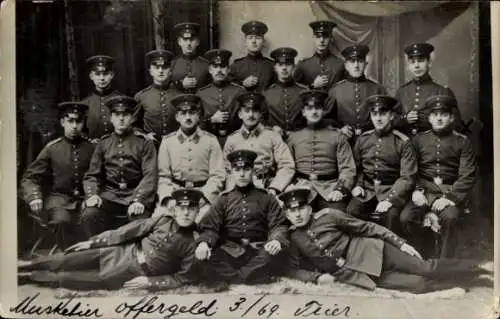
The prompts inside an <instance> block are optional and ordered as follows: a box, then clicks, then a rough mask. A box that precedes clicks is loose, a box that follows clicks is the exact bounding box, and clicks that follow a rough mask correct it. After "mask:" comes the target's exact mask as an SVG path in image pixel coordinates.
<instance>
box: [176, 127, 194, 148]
mask: <svg viewBox="0 0 500 319" xmlns="http://www.w3.org/2000/svg"><path fill="white" fill-rule="evenodd" d="M177 138H178V139H179V142H180V143H181V144H184V142H185V141H193V143H195V144H198V142H199V141H200V128H199V127H197V128H196V130H195V131H194V133H193V134H191V135H190V136H187V135H186V134H184V132H183V131H182V129H180V128H179V129H178V130H177Z"/></svg>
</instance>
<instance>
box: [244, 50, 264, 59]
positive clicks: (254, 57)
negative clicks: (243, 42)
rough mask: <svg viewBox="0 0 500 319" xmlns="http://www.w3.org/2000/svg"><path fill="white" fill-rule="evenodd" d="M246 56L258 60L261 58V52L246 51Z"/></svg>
mask: <svg viewBox="0 0 500 319" xmlns="http://www.w3.org/2000/svg"><path fill="white" fill-rule="evenodd" d="M247 57H248V58H249V59H253V60H260V59H262V57H263V55H262V52H257V53H255V54H251V53H248V54H247Z"/></svg>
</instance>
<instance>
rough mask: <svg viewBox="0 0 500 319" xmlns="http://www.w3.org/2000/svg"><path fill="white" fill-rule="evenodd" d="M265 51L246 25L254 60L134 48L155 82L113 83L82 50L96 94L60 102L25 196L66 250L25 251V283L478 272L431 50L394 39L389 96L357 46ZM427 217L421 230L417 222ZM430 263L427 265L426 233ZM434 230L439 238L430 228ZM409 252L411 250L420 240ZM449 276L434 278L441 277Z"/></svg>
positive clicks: (324, 36)
mask: <svg viewBox="0 0 500 319" xmlns="http://www.w3.org/2000/svg"><path fill="white" fill-rule="evenodd" d="M310 26H311V28H312V30H313V38H314V43H315V49H316V53H315V54H314V55H313V56H312V57H310V58H306V59H304V60H302V61H300V62H299V63H297V64H296V63H295V58H296V56H297V51H296V50H294V49H293V48H288V47H283V48H277V49H275V50H273V51H272V52H271V59H270V58H267V57H264V56H263V55H262V52H261V50H262V47H263V43H264V36H265V34H266V32H267V31H268V28H267V26H266V25H265V24H264V23H263V22H260V21H249V22H247V23H245V24H244V25H243V26H242V31H243V33H244V35H245V43H246V47H247V50H248V55H247V56H245V57H243V58H239V59H236V60H234V62H233V63H232V64H230V63H229V61H230V58H231V55H232V54H231V52H230V51H228V50H223V49H215V50H210V51H208V52H206V53H205V54H204V56H203V57H201V56H199V55H198V54H197V47H198V45H199V25H198V24H196V23H190V22H186V23H180V24H178V25H176V26H175V31H176V34H177V44H178V45H179V47H180V48H181V50H182V55H180V56H178V57H174V55H173V54H172V53H171V52H169V51H167V50H155V51H151V52H149V53H147V54H146V60H147V67H148V68H149V73H150V75H151V77H152V79H153V83H152V84H151V85H150V86H148V87H147V88H145V89H144V90H142V91H140V92H138V93H137V94H136V95H135V97H134V98H132V97H128V96H124V95H123V94H121V93H120V92H118V91H115V90H113V88H112V79H113V77H114V72H113V67H112V65H113V58H111V57H109V56H103V55H99V56H94V57H91V58H89V59H88V64H89V76H90V79H91V80H92V82H93V83H94V84H95V91H94V92H93V93H92V94H90V95H89V96H88V97H87V98H85V99H84V100H82V101H80V102H64V103H61V104H59V109H60V117H61V120H60V122H61V125H62V127H63V128H64V136H63V137H60V138H58V139H56V140H54V141H52V142H50V143H49V144H47V145H46V146H45V147H44V149H43V150H42V151H41V153H40V154H39V156H38V157H37V158H36V160H35V161H34V162H33V163H31V165H30V166H29V167H28V168H27V169H26V171H25V173H24V175H23V179H22V182H21V194H22V198H23V199H24V200H25V202H26V203H27V205H28V206H29V211H30V215H31V216H32V217H33V218H36V219H38V220H41V221H44V222H46V223H47V224H49V225H51V227H53V229H54V230H55V232H54V234H56V235H55V237H56V240H57V243H58V245H59V248H60V249H61V250H64V253H60V254H55V255H51V256H47V257H43V258H41V259H37V260H31V261H20V263H19V276H20V279H23V280H29V281H31V282H37V283H45V284H52V285H54V284H55V285H62V286H66V287H71V288H76V289H82V288H92V287H98V286H99V287H102V286H104V287H106V288H109V289H115V288H120V287H122V286H125V287H130V288H149V289H166V288H173V287H177V286H179V285H182V284H186V283H192V282H213V281H217V282H224V283H245V284H255V283H262V282H269V281H272V280H274V278H275V277H276V276H290V277H292V278H297V279H300V280H303V281H311V282H315V283H318V284H331V283H333V282H334V281H341V282H346V283H350V284H354V285H357V286H360V287H364V288H368V289H374V288H375V286H381V287H387V288H395V289H402V290H409V291H413V292H424V291H429V290H433V289H439V288H440V287H441V288H442V287H445V286H446V284H448V285H455V284H456V282H453V279H456V278H457V274H460V277H461V278H462V279H463V278H464V276H467V274H468V275H471V276H477V275H478V274H480V273H482V272H484V269H482V268H481V267H479V266H478V265H477V264H476V263H475V262H472V261H465V260H458V259H454V258H452V257H454V250H455V248H456V244H455V242H456V238H457V234H456V229H457V227H456V223H457V221H458V219H459V217H460V216H461V215H462V214H463V211H464V209H465V208H466V204H467V199H468V196H469V194H470V192H471V190H472V189H473V187H474V183H475V179H476V176H475V173H476V171H475V166H476V163H475V155H474V154H473V151H472V147H471V143H470V140H469V139H468V138H467V136H465V135H463V134H461V133H459V131H460V130H461V129H462V128H463V126H462V120H461V118H460V112H459V110H458V105H457V101H456V99H455V97H454V95H453V93H452V91H451V90H450V89H448V88H445V87H443V86H441V85H439V84H437V83H435V82H434V81H433V80H432V78H431V77H430V75H429V69H430V65H431V62H432V58H431V53H432V51H433V46H432V45H430V44H428V43H415V44H412V45H410V46H409V47H407V48H406V49H405V54H406V61H407V64H408V68H409V70H410V71H411V73H412V74H413V75H414V78H413V79H412V80H411V81H409V82H407V83H406V84H404V85H403V86H402V87H401V88H399V90H398V91H397V94H396V97H391V96H389V95H387V92H386V89H385V88H384V87H383V86H382V85H380V84H378V83H375V82H374V81H371V80H369V79H367V78H366V77H365V75H364V74H365V68H366V65H367V60H366V56H367V54H368V52H369V48H368V47H366V46H363V45H353V46H349V47H347V48H345V49H344V50H343V51H342V55H343V57H344V60H341V59H339V58H337V57H335V56H333V55H332V54H331V53H330V51H329V47H330V41H331V34H332V30H333V28H334V27H335V24H334V23H332V22H330V21H315V22H311V23H310ZM424 225H427V226H429V227H430V228H431V229H432V230H433V232H428V231H427V228H428V227H427V228H426V227H423V226H424ZM432 233H434V234H438V235H439V236H438V237H439V242H440V247H441V249H440V253H439V256H431V257H439V258H431V259H427V260H424V259H423V257H422V255H421V254H420V253H419V251H422V252H424V257H428V256H429V253H428V252H426V251H425V250H424V248H425V247H426V246H428V242H427V239H428V238H429V237H432V236H431V235H430V234H432ZM432 239H434V238H432ZM414 246H415V247H417V249H416V248H414ZM443 285H444V286H443Z"/></svg>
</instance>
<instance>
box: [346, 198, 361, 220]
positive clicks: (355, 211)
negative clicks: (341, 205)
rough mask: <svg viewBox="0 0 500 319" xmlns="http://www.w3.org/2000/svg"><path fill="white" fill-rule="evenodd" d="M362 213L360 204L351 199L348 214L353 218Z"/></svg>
mask: <svg viewBox="0 0 500 319" xmlns="http://www.w3.org/2000/svg"><path fill="white" fill-rule="evenodd" d="M360 211H361V205H360V202H359V201H358V200H357V199H355V198H353V199H351V200H350V201H349V204H348V205H347V208H346V213H348V214H349V215H352V216H358V215H359V214H360Z"/></svg>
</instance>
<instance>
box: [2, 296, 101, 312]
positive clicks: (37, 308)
mask: <svg viewBox="0 0 500 319" xmlns="http://www.w3.org/2000/svg"><path fill="white" fill-rule="evenodd" d="M38 296H40V293H36V294H35V295H34V296H31V297H26V298H24V299H23V300H22V301H21V302H20V303H19V304H17V306H15V307H12V308H10V309H9V310H10V311H11V312H14V313H22V314H23V315H34V314H36V315H44V314H45V315H60V316H65V317H87V318H88V317H97V318H100V317H102V315H103V314H102V313H101V312H100V309H99V308H91V307H90V305H89V304H86V306H83V305H82V303H81V302H76V303H73V300H74V296H71V297H70V298H69V299H68V300H66V301H61V302H59V303H58V304H57V305H37V304H36V303H35V300H36V299H37V298H38Z"/></svg>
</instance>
